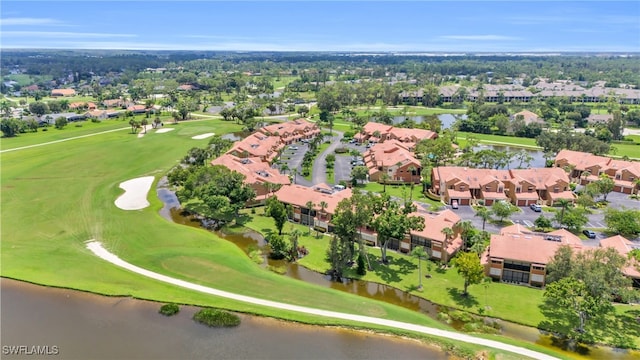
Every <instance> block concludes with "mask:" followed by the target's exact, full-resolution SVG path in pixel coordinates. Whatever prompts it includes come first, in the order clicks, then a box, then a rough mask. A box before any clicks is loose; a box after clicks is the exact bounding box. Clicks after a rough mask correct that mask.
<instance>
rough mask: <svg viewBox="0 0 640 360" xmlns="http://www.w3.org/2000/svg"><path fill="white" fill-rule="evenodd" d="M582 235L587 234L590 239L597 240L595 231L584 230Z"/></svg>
mask: <svg viewBox="0 0 640 360" xmlns="http://www.w3.org/2000/svg"><path fill="white" fill-rule="evenodd" d="M582 233H583V234H585V236H586V237H588V238H589V239H595V238H596V233H595V232H594V231H591V230H582Z"/></svg>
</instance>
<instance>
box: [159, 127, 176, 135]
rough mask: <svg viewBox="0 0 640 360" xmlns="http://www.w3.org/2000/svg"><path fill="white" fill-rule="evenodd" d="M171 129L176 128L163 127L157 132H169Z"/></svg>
mask: <svg viewBox="0 0 640 360" xmlns="http://www.w3.org/2000/svg"><path fill="white" fill-rule="evenodd" d="M171 130H174V128H162V129H158V130H156V132H157V133H158V134H162V133H166V132H169V131H171Z"/></svg>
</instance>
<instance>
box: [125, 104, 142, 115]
mask: <svg viewBox="0 0 640 360" xmlns="http://www.w3.org/2000/svg"><path fill="white" fill-rule="evenodd" d="M127 111H131V112H132V113H134V114H144V113H146V112H147V107H146V106H144V105H131V106H129V107H127Z"/></svg>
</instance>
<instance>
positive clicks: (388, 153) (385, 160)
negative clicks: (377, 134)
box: [364, 140, 420, 168]
mask: <svg viewBox="0 0 640 360" xmlns="http://www.w3.org/2000/svg"><path fill="white" fill-rule="evenodd" d="M364 158H365V161H366V163H367V166H369V167H370V168H371V167H378V166H384V167H391V166H396V164H398V163H400V164H401V166H404V165H406V164H409V163H411V164H415V166H416V168H419V167H420V160H418V159H416V158H415V157H414V156H413V153H411V151H409V150H408V149H407V146H406V145H405V144H402V143H401V142H399V141H397V140H390V141H385V142H384V143H380V144H376V145H374V146H372V147H371V148H370V149H369V150H367V151H366V152H365V153H364Z"/></svg>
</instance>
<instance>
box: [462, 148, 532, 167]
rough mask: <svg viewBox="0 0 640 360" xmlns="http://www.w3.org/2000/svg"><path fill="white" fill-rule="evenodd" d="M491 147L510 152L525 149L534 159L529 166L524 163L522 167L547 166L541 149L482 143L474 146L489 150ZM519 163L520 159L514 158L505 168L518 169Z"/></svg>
mask: <svg viewBox="0 0 640 360" xmlns="http://www.w3.org/2000/svg"><path fill="white" fill-rule="evenodd" d="M489 149H491V150H496V151H500V152H505V151H508V152H510V153H515V152H518V151H521V150H524V151H526V152H527V153H528V154H529V155H530V156H531V157H532V158H533V160H531V162H530V163H529V165H528V166H527V165H526V164H523V165H522V168H524V169H528V168H543V167H545V159H544V152H543V151H541V150H536V149H528V148H520V147H515V146H503V145H485V144H480V145H478V146H476V147H474V148H473V150H474V151H480V150H489ZM518 165H520V161H519V160H513V161H511V163H509V166H508V167H505V169H506V168H509V169H517V168H518Z"/></svg>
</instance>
